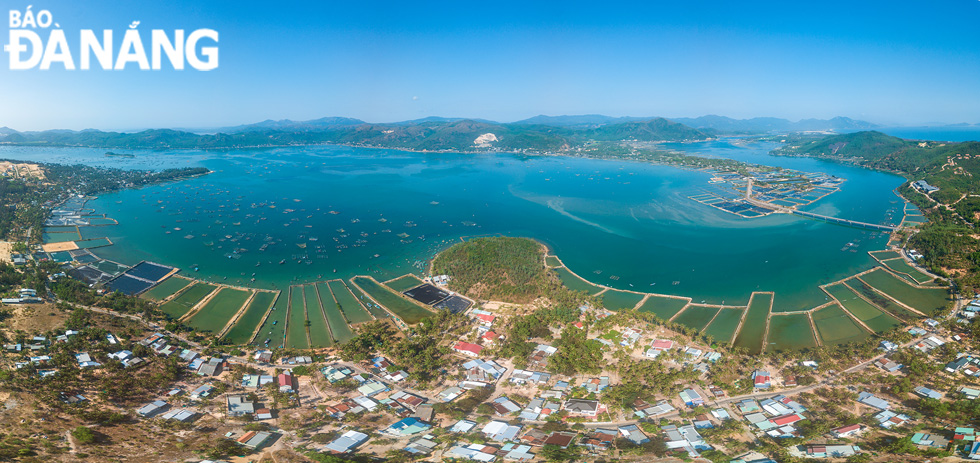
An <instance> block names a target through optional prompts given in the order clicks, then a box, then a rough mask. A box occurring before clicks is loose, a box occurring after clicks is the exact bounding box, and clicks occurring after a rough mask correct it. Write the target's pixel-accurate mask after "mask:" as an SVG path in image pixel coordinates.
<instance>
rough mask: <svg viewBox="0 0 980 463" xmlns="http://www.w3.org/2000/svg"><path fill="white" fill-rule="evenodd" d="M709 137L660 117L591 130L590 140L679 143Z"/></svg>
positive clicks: (701, 132) (699, 131)
mask: <svg viewBox="0 0 980 463" xmlns="http://www.w3.org/2000/svg"><path fill="white" fill-rule="evenodd" d="M710 137H711V136H710V135H709V134H707V133H705V132H703V131H701V130H697V129H693V128H691V127H688V126H686V125H684V124H680V123H677V122H673V121H669V120H667V119H664V118H662V117H658V118H655V119H650V120H648V121H640V122H623V123H620V124H609V125H603V126H600V127H597V128H595V129H593V130H592V138H594V139H596V140H602V141H619V140H636V141H680V140H704V139H706V138H710Z"/></svg>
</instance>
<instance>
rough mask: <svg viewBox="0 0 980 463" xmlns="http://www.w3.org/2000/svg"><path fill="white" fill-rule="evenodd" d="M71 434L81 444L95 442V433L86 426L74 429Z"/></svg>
mask: <svg viewBox="0 0 980 463" xmlns="http://www.w3.org/2000/svg"><path fill="white" fill-rule="evenodd" d="M71 436H72V437H74V438H75V440H76V441H77V442H78V443H79V444H91V443H93V442H95V433H94V432H92V430H91V429H89V428H88V427H86V426H79V427H77V428H75V429H72V430H71Z"/></svg>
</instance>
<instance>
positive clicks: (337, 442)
mask: <svg viewBox="0 0 980 463" xmlns="http://www.w3.org/2000/svg"><path fill="white" fill-rule="evenodd" d="M367 440H368V435H367V434H364V433H362V432H357V431H347V432H345V433H343V434H341V435H340V437H338V438H336V439H334V440H333V441H331V442H330V443H329V444H327V445H326V447H325V449H326V450H328V451H330V453H333V454H342V453H348V452H351V451H353V450H355V449H357V447H359V446H360V445H361V444H363V443H365V442H367Z"/></svg>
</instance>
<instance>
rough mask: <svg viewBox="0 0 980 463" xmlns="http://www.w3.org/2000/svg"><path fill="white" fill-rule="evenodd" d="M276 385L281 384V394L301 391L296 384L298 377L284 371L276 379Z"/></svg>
mask: <svg viewBox="0 0 980 463" xmlns="http://www.w3.org/2000/svg"><path fill="white" fill-rule="evenodd" d="M276 383H278V384H279V392H297V391H299V386H298V385H297V382H296V377H295V376H293V374H292V373H291V372H289V371H284V372H282V373H280V374H279V376H277V377H276Z"/></svg>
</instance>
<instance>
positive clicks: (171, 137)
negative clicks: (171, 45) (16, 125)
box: [0, 117, 710, 151]
mask: <svg viewBox="0 0 980 463" xmlns="http://www.w3.org/2000/svg"><path fill="white" fill-rule="evenodd" d="M10 132H11V133H9V134H7V135H0V143H7V144H29V145H38V146H86V147H99V148H132V149H136V148H150V149H156V148H197V149H212V148H214V149H217V148H245V147H263V146H287V145H309V144H325V143H334V144H350V145H359V146H373V147H381V148H401V149H411V150H432V151H473V150H486V149H502V150H513V151H521V150H532V151H561V150H565V149H568V148H570V147H572V146H576V145H581V144H583V143H585V142H587V141H589V140H597V141H607V142H617V141H627V140H634V141H682V140H703V139H706V138H709V137H710V134H708V133H705V132H704V131H701V130H696V129H692V128H690V127H687V126H685V125H683V124H678V123H676V122H671V121H668V120H666V119H663V118H654V119H650V120H645V121H637V122H622V123H612V124H606V125H601V126H599V127H561V126H553V125H545V124H526V123H510V124H500V123H496V122H490V121H483V120H472V119H446V118H425V119H420V120H416V121H407V122H400V123H390V124H371V123H367V122H364V121H361V120H358V119H349V118H337V117H329V118H322V119H315V120H312V121H301V122H296V121H291V120H280V121H272V120H268V121H263V122H259V123H256V124H248V125H243V126H237V127H231V128H227V129H224V130H221V131H219V132H218V133H205V134H200V133H192V132H189V131H183V130H171V129H154V130H144V131H142V132H136V133H120V132H102V131H99V130H84V131H80V132H75V131H70V130H49V131H44V132H23V133H21V132H16V131H12V130H11V131H10Z"/></svg>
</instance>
